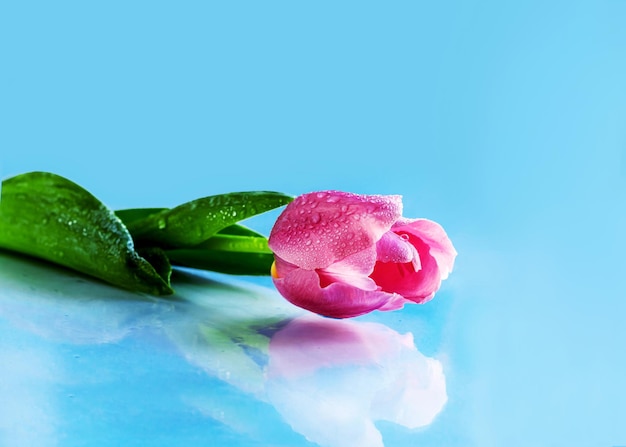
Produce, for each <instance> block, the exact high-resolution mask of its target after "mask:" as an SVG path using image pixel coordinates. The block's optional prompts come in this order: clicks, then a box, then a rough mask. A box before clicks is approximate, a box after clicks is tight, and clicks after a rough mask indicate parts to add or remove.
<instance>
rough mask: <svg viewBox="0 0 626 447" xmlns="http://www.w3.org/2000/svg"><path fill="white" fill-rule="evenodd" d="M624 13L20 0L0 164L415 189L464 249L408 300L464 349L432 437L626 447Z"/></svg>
mask: <svg viewBox="0 0 626 447" xmlns="http://www.w3.org/2000/svg"><path fill="white" fill-rule="evenodd" d="M625 23H626V2H624V1H618V0H614V1H596V2H586V3H579V2H539V1H531V2H495V1H491V2H479V3H472V2H470V3H468V2H457V1H452V2H443V3H436V2H435V3H433V2H417V1H416V2H387V3H382V2H369V1H362V2H302V1H290V2H287V1H285V2H188V1H183V2H162V1H151V2H146V1H144V2H142V1H134V2H118V1H109V2H80V1H74V2H67V1H57V2H32V1H22V2H4V3H3V5H2V6H0V42H1V48H2V50H1V51H2V53H1V55H2V58H1V60H2V69H1V70H0V113H1V115H0V119H1V123H2V125H1V128H2V131H1V132H0V161H1V168H0V169H1V172H0V174H1V175H2V177H3V178H5V177H8V176H11V175H15V174H18V173H21V172H25V171H31V170H46V171H53V172H56V173H58V174H61V175H64V176H66V177H69V178H71V179H72V180H74V181H76V182H77V183H79V184H81V185H83V186H85V187H86V188H87V189H89V190H90V191H91V192H93V193H94V194H95V195H96V196H98V197H99V198H101V199H102V200H103V201H104V202H105V203H107V204H108V205H110V206H112V207H114V208H123V207H134V206H171V205H175V204H178V203H181V202H184V201H187V200H190V199H193V198H197V197H200V196H204V195H209V194H213V193H219V192H228V191H236V190H251V189H270V190H279V191H285V192H288V193H292V194H299V193H303V192H307V191H311V190H318V189H343V190H349V191H354V192H360V193H399V194H403V195H404V200H405V214H406V215H407V216H411V217H417V216H424V217H429V218H432V219H434V220H437V221H439V222H441V223H442V224H443V225H444V227H445V228H446V229H447V230H448V232H449V234H450V236H451V238H452V239H453V241H454V242H455V245H456V247H457V249H458V251H459V258H458V264H457V268H456V271H455V272H454V273H453V275H452V276H451V278H450V280H449V281H448V282H446V283H445V285H444V288H443V289H442V292H441V295H442V297H443V298H442V299H441V302H440V304H438V305H436V306H435V305H433V306H431V307H429V308H423V309H421V308H418V307H413V308H411V309H406V310H405V311H403V312H407V313H408V314H410V315H413V316H414V317H415V318H420V319H422V320H423V321H424V324H425V325H426V326H425V327H426V329H425V330H424V332H425V333H424V334H422V339H420V338H417V339H416V341H417V343H418V346H424V351H425V352H428V348H427V346H428V343H431V342H432V343H434V344H436V345H437V350H438V351H445V352H446V353H447V355H448V356H449V359H450V360H449V362H450V366H449V368H450V369H449V371H448V377H449V380H450V382H449V387H450V389H449V394H450V402H449V407H450V409H449V411H448V412H447V413H445V414H443V415H442V416H441V418H440V419H439V420H438V421H437V422H436V423H435V424H434V425H433V426H432V427H431V428H430V430H429V431H425V432H424V433H422V434H421V435H420V436H421V438H420V440H421V441H420V442H421V444H420V445H464V446H466V445H477V446H490V445H492V446H504V445H507V446H514V445H519V446H529V445H533V446H544V445H545V446H548V445H576V446H578V445H580V446H582V445H587V446H610V445H614V444H626V430H625V429H624V428H623V415H624V414H626V381H625V380H624V376H625V373H626V353H625V350H624V346H625V345H626V328H625V326H626V325H625V324H624V319H625V315H626V300H625V298H626V268H625V267H626V263H625V261H624V248H625V247H626V240H625V237H624V228H626V200H625V198H626V193H625V190H626V167H625V163H626V159H625V153H626V81H625V80H626V26H624V24H625ZM258 225H259V226H260V227H262V228H261V229H263V230H264V231H268V230H269V228H270V225H271V217H267V218H265V219H263V218H261V219H259V220H258ZM433 303H434V302H433ZM377 318H378V320H379V321H385V319H389V321H391V320H393V321H396V320H397V319H398V315H397V314H389V315H384V316H379V317H377ZM396 326H397V325H396ZM428 328H431V329H433V328H437V329H436V330H435V329H433V330H432V332H437V331H439V332H441V335H440V336H437V337H439V338H438V339H437V340H435V341H433V340H430V338H429V336H428ZM442 328H444V329H445V330H443V329H442ZM405 329H407V328H405ZM431 338H432V337H431ZM405 435H406V434H405ZM389 436H391V437H392V439H396V441H397V442H401V441H402V439H403V438H402V436H403V434H402V432H400V433H396V434H394V435H392V434H390V435H389ZM393 436H396V438H393ZM390 442H391V441H390ZM390 445H393V444H390Z"/></svg>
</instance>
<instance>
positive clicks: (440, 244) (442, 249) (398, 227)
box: [392, 218, 457, 279]
mask: <svg viewBox="0 0 626 447" xmlns="http://www.w3.org/2000/svg"><path fill="white" fill-rule="evenodd" d="M392 231H393V232H394V233H410V234H412V235H414V236H416V237H418V238H419V239H421V240H422V241H424V243H425V244H426V245H428V246H429V247H430V250H429V251H430V254H431V255H432V256H433V257H434V258H435V259H436V260H437V265H438V266H439V271H440V274H441V279H446V278H447V277H448V275H449V274H450V272H452V268H453V267H454V259H455V258H456V255H457V253H456V250H455V249H454V246H453V245H452V242H451V241H450V239H449V238H448V235H447V234H446V232H445V231H444V229H443V228H442V227H441V225H439V224H438V223H436V222H433V221H432V220H428V219H404V218H403V219H399V220H398V221H397V222H396V223H395V224H394V225H393V227H392Z"/></svg>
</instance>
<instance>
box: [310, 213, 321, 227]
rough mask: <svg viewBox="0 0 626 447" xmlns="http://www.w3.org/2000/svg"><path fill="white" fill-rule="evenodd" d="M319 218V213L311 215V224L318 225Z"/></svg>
mask: <svg viewBox="0 0 626 447" xmlns="http://www.w3.org/2000/svg"><path fill="white" fill-rule="evenodd" d="M320 219H321V217H320V214H319V213H313V214H311V222H313V223H314V224H316V223H319V221H320Z"/></svg>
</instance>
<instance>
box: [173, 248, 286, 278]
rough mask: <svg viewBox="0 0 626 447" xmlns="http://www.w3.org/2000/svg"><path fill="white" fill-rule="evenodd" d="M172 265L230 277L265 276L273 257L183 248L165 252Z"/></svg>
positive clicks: (265, 254)
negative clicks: (226, 274)
mask: <svg viewBox="0 0 626 447" xmlns="http://www.w3.org/2000/svg"><path fill="white" fill-rule="evenodd" d="M165 253H166V254H167V256H168V257H169V259H170V261H171V262H172V264H174V265H180V266H184V267H192V268H197V269H203V270H212V271H214V272H220V273H228V274H231V275H251V276H267V275H269V274H270V268H271V267H272V262H274V256H273V255H272V254H271V253H246V252H237V251H223V250H209V249H193V248H183V249H177V250H167V251H166V252H165Z"/></svg>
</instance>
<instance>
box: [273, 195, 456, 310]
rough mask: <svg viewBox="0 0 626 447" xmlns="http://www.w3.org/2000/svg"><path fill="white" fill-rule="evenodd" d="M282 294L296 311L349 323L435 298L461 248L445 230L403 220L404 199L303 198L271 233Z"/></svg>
mask: <svg viewBox="0 0 626 447" xmlns="http://www.w3.org/2000/svg"><path fill="white" fill-rule="evenodd" d="M269 246H270V248H271V249H272V251H273V252H274V257H275V262H274V265H273V266H272V277H273V280H274V284H275V285H276V288H277V289H278V291H279V292H280V293H281V294H282V295H283V296H284V297H285V298H286V299H287V300H289V301H290V302H292V303H293V304H295V305H296V306H300V307H302V308H304V309H308V310H310V311H312V312H315V313H318V314H320V315H325V316H327V317H334V318H348V317H355V316H357V315H362V314H364V313H367V312H371V311H373V310H376V309H378V310H394V309H400V308H402V307H403V306H404V304H405V303H411V302H412V303H419V304H421V303H425V302H427V301H429V300H430V299H432V298H433V296H434V295H435V292H436V291H437V290H438V289H439V286H440V285H441V281H442V280H443V279H446V278H447V277H448V274H449V273H450V272H451V271H452V267H453V265H454V258H455V257H456V250H455V249H454V247H453V246H452V243H451V242H450V239H448V236H447V235H446V233H445V231H444V230H443V228H441V226H440V225H439V224H437V223H435V222H432V221H430V220H426V219H406V218H403V217H402V198H401V197H400V196H379V195H359V194H352V193H346V192H340V191H321V192H313V193H309V194H304V195H302V196H299V197H297V198H296V199H295V200H294V201H293V202H291V203H290V204H289V205H287V208H285V210H284V211H283V213H282V214H281V215H280V216H279V217H278V219H277V221H276V224H275V225H274V228H273V229H272V232H271V234H270V238H269Z"/></svg>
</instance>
